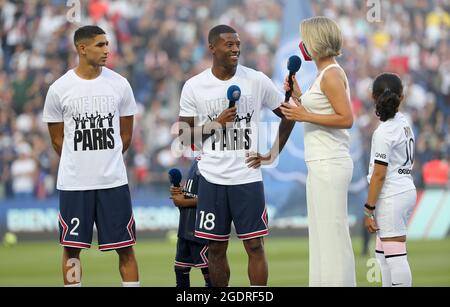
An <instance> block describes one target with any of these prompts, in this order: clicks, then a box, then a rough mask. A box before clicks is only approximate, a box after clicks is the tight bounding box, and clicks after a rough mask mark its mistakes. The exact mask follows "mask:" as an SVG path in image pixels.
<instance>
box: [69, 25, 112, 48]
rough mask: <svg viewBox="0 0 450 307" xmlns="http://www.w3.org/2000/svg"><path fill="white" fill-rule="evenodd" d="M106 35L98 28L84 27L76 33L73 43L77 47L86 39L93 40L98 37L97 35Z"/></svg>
mask: <svg viewBox="0 0 450 307" xmlns="http://www.w3.org/2000/svg"><path fill="white" fill-rule="evenodd" d="M103 34H106V33H105V31H103V29H102V28H100V27H98V26H84V27H81V28H79V29H78V30H77V31H76V32H75V36H74V38H73V42H74V44H75V46H76V45H77V44H78V43H79V42H80V41H82V40H84V39H92V38H94V37H96V36H97V35H103Z"/></svg>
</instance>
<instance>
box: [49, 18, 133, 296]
mask: <svg viewBox="0 0 450 307" xmlns="http://www.w3.org/2000/svg"><path fill="white" fill-rule="evenodd" d="M74 43H75V46H76V48H77V51H78V55H79V65H78V66H77V67H76V68H75V69H72V70H69V71H68V72H67V73H66V74H65V75H64V76H62V77H61V78H59V79H58V80H57V81H55V82H54V83H53V84H52V85H51V87H50V88H49V90H48V93H47V98H46V101H45V106H44V114H43V121H44V122H46V123H48V127H49V132H50V136H51V139H52V144H53V147H54V149H55V150H56V152H57V153H58V155H60V157H61V160H60V164H59V171H58V183H57V189H58V190H59V191H60V215H59V223H60V244H61V245H62V246H63V247H64V253H63V263H62V268H63V275H64V284H65V285H66V286H71V287H75V286H81V264H80V251H81V249H86V248H90V247H91V242H92V234H93V227H94V223H95V225H96V227H97V231H98V241H99V249H100V250H101V251H109V250H116V252H117V253H118V255H119V270H120V274H121V276H122V281H123V283H122V284H123V286H125V287H137V286H139V276H138V266H137V262H136V259H135V256H134V251H133V247H132V246H133V245H134V244H136V236H135V224H134V218H133V211H132V207H131V197H130V192H129V188H128V178H127V173H126V169H125V163H124V161H123V153H125V152H126V151H127V149H128V147H129V145H130V143H131V138H132V131H133V120H134V115H135V114H136V102H135V100H134V96H133V91H132V89H131V86H130V84H129V83H128V81H127V80H126V79H125V78H123V77H122V76H120V75H119V74H117V73H115V72H113V71H112V70H110V69H108V68H106V67H105V64H106V61H107V58H108V54H109V47H108V40H107V38H106V34H105V32H104V31H103V30H102V29H101V28H99V27H97V26H85V27H82V28H80V29H78V30H77V31H76V32H75V37H74Z"/></svg>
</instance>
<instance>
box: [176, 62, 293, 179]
mask: <svg viewBox="0 0 450 307" xmlns="http://www.w3.org/2000/svg"><path fill="white" fill-rule="evenodd" d="M231 85H237V86H239V87H240V89H241V92H242V94H241V98H240V100H239V102H237V103H236V106H237V108H238V115H237V117H236V120H235V122H234V126H233V128H232V129H227V131H226V133H224V131H223V130H220V131H216V134H215V135H213V136H211V137H210V138H208V139H207V140H206V141H205V143H204V144H203V154H202V158H201V160H200V162H199V164H198V168H199V170H200V173H201V174H202V176H204V177H205V179H206V180H207V181H209V182H211V183H214V184H220V185H240V184H248V183H252V182H258V181H262V175H261V170H260V169H250V168H249V167H248V166H247V164H246V163H245V160H246V157H245V155H246V153H249V152H258V123H259V119H260V111H261V109H262V106H263V105H264V106H266V107H268V108H269V109H271V110H275V109H277V108H278V107H280V105H281V103H282V102H283V100H284V95H283V94H282V93H281V92H280V91H278V90H277V88H276V87H275V85H274V84H273V83H272V81H271V80H270V79H269V78H268V77H267V76H266V75H264V74H263V73H261V72H257V71H255V70H253V69H250V68H247V67H244V66H241V65H239V66H238V68H237V70H236V74H235V76H234V77H233V78H232V79H230V80H227V81H222V80H219V79H218V78H216V77H215V76H214V74H213V73H212V70H211V69H207V70H205V71H204V72H202V73H201V74H199V75H197V76H195V77H193V78H192V79H190V80H188V81H187V82H186V84H185V85H184V88H183V91H182V94H181V101H180V117H196V118H197V119H198V120H197V121H196V126H203V125H205V124H206V123H208V122H211V121H213V120H215V119H217V117H218V116H219V115H220V114H221V113H222V112H223V111H224V110H225V109H227V108H228V106H229V101H228V99H227V91H228V88H229V87H230V86H231Z"/></svg>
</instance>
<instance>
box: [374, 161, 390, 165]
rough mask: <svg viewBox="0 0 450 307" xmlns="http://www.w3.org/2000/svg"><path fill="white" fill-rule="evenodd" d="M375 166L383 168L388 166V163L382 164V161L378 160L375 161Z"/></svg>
mask: <svg viewBox="0 0 450 307" xmlns="http://www.w3.org/2000/svg"><path fill="white" fill-rule="evenodd" d="M375 164H379V165H384V166H388V165H389V163H387V162H384V161H380V160H375Z"/></svg>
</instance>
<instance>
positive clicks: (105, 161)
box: [43, 67, 137, 191]
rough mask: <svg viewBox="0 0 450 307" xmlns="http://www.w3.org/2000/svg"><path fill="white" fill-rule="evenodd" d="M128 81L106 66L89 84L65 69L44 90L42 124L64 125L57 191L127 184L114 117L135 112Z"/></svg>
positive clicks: (104, 187)
mask: <svg viewBox="0 0 450 307" xmlns="http://www.w3.org/2000/svg"><path fill="white" fill-rule="evenodd" d="M136 110H137V108H136V102H135V100H134V96H133V91H132V89H131V86H130V84H129V83H128V81H127V80H126V79H125V78H123V77H122V76H120V75H119V74H117V73H115V72H113V71H112V70H110V69H108V68H105V67H104V68H103V69H102V73H101V74H100V76H99V77H98V78H96V79H94V80H84V79H81V78H80V77H79V76H78V75H77V74H76V73H75V72H74V70H70V71H68V72H67V73H66V74H65V75H64V76H62V77H61V78H60V79H58V80H57V81H56V82H55V83H54V84H52V86H51V87H50V89H49V91H48V94H47V98H46V100H45V106H44V114H43V121H44V122H46V123H62V122H64V144H63V148H62V155H61V161H60V164H59V172H58V183H57V189H58V190H62V191H86V190H99V189H110V188H114V187H118V186H122V185H125V184H127V183H128V178H127V173H126V169H125V163H124V161H123V156H122V149H123V144H122V139H121V137H120V117H126V116H132V115H135V114H136Z"/></svg>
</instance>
